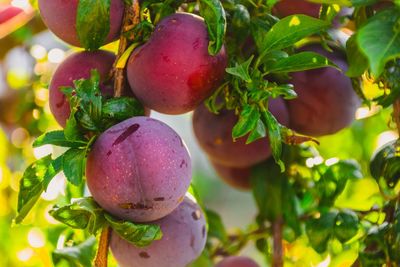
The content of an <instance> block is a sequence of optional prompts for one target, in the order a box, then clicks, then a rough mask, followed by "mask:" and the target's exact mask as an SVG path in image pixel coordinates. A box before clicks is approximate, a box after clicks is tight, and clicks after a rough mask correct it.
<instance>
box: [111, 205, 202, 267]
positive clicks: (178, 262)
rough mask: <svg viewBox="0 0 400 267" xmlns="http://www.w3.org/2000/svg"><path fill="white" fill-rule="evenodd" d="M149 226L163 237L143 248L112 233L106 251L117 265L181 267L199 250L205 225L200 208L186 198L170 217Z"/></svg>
mask: <svg viewBox="0 0 400 267" xmlns="http://www.w3.org/2000/svg"><path fill="white" fill-rule="evenodd" d="M152 224H157V225H159V226H160V227H161V231H162V233H163V237H162V239H161V240H156V241H154V242H153V243H152V244H151V245H150V246H148V247H145V248H138V247H135V246H134V245H132V244H130V243H128V242H127V241H125V240H124V239H122V238H121V237H120V236H119V235H118V234H117V233H115V232H113V233H112V236H111V242H110V248H111V251H112V253H113V255H114V257H115V258H116V260H117V262H118V264H119V266H121V267H130V266H132V267H133V266H140V267H161V266H162V267H185V266H187V265H188V264H189V263H190V262H192V261H194V260H195V259H196V258H198V257H199V256H200V254H201V252H202V251H203V249H204V246H205V243H206V239H207V233H206V222H205V219H204V214H203V212H202V211H201V209H200V207H199V206H198V205H197V204H196V203H195V202H193V201H192V200H191V199H190V198H188V197H185V199H184V201H183V202H182V203H181V204H180V205H179V206H178V207H177V208H176V209H175V210H174V211H173V212H172V213H171V214H169V215H168V216H166V217H164V218H162V219H160V220H158V221H155V222H152Z"/></svg>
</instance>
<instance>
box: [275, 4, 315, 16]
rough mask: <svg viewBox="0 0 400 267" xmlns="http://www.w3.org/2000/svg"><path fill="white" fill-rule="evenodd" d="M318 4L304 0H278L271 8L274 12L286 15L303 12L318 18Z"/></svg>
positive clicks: (278, 14)
mask: <svg viewBox="0 0 400 267" xmlns="http://www.w3.org/2000/svg"><path fill="white" fill-rule="evenodd" d="M320 8H321V5H320V4H316V3H310V2H308V1H305V0H280V1H279V2H278V3H276V5H275V6H274V8H273V12H274V14H276V15H277V16H279V17H287V16H290V15H294V14H304V15H308V16H311V17H315V18H318V17H319V10H320Z"/></svg>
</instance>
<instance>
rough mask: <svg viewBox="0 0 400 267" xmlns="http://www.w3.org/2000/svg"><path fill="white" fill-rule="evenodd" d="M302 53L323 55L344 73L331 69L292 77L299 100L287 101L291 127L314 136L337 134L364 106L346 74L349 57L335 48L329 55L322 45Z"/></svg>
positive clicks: (309, 48)
mask: <svg viewBox="0 0 400 267" xmlns="http://www.w3.org/2000/svg"><path fill="white" fill-rule="evenodd" d="M301 51H312V52H316V53H319V54H322V55H323V56H326V57H327V58H328V59H330V60H331V61H332V62H333V63H335V64H336V65H337V66H338V67H339V68H340V69H341V70H342V71H339V70H337V69H334V68H331V67H328V68H320V69H315V70H307V71H302V72H296V73H292V74H291V76H292V79H291V80H290V81H289V82H290V83H292V84H293V85H294V90H295V91H296V93H297V95H298V97H297V98H295V99H293V100H289V101H287V106H288V110H289V116H290V127H291V128H292V129H293V130H295V131H297V132H299V133H301V134H306V135H312V136H323V135H329V134H334V133H336V132H338V131H340V130H341V129H343V128H345V127H347V126H349V125H350V124H351V123H352V122H353V120H354V119H355V112H356V110H357V108H358V107H359V106H360V99H359V98H358V96H357V94H356V93H355V92H354V90H353V86H352V82H351V80H350V78H349V77H347V76H346V75H345V72H346V70H347V68H348V65H347V61H346V57H345V55H343V54H342V53H341V52H340V51H338V50H335V49H334V51H333V53H330V52H327V51H326V50H324V49H323V48H322V47H321V46H320V45H309V46H306V47H303V48H302V49H301Z"/></svg>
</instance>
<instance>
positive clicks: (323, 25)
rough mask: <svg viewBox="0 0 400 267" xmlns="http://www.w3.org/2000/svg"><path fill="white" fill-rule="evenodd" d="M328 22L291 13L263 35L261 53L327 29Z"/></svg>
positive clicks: (281, 47) (292, 43)
mask: <svg viewBox="0 0 400 267" xmlns="http://www.w3.org/2000/svg"><path fill="white" fill-rule="evenodd" d="M329 26H330V24H329V23H328V22H326V21H322V20H319V19H315V18H312V17H309V16H306V15H292V16H288V17H285V18H283V19H282V20H280V21H279V22H277V23H276V24H275V25H274V26H272V28H271V30H270V31H269V32H268V33H267V35H266V36H265V41H264V46H263V49H262V51H263V54H265V53H267V52H269V51H271V50H279V49H283V48H286V47H289V46H292V45H294V44H295V43H297V42H298V41H300V40H301V39H303V38H305V37H307V36H310V35H312V34H315V33H318V32H321V31H324V30H326V29H328V28H329Z"/></svg>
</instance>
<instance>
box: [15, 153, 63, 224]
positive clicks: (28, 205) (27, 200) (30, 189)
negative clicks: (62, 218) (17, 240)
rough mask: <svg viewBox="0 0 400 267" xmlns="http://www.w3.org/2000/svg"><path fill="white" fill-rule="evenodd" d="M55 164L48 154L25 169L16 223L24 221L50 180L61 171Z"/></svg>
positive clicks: (20, 188)
mask: <svg viewBox="0 0 400 267" xmlns="http://www.w3.org/2000/svg"><path fill="white" fill-rule="evenodd" d="M53 164H54V162H53V160H52V159H51V155H48V156H46V157H44V158H41V159H39V160H37V161H36V162H34V163H32V164H31V165H30V166H29V167H28V168H27V169H26V170H25V172H24V175H23V176H22V178H21V181H20V186H19V193H18V206H17V216H16V217H15V219H14V223H16V224H19V223H21V222H22V221H23V219H24V218H25V217H26V215H27V214H28V213H29V211H30V210H31V209H32V207H33V206H34V205H35V203H36V202H37V201H38V199H39V198H40V195H41V194H42V193H43V191H44V189H45V187H47V185H48V183H49V182H50V180H51V179H52V178H53V177H54V176H55V175H56V174H57V173H58V172H59V171H60V169H58V168H57V167H58V165H57V164H55V165H56V166H54V165H53ZM49 166H50V168H49Z"/></svg>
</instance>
